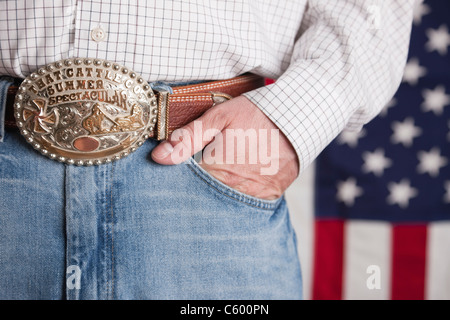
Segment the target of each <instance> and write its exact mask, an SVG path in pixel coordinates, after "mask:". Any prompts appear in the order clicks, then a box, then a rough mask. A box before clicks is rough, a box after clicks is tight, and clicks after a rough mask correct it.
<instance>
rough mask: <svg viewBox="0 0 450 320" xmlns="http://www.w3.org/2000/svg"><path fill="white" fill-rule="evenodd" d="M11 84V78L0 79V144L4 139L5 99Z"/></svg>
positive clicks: (3, 77)
mask: <svg viewBox="0 0 450 320" xmlns="http://www.w3.org/2000/svg"><path fill="white" fill-rule="evenodd" d="M13 82H14V80H13V79H12V78H11V77H7V76H2V77H0V142H3V138H4V137H5V112H6V99H7V97H8V88H9V86H10V85H12V84H13Z"/></svg>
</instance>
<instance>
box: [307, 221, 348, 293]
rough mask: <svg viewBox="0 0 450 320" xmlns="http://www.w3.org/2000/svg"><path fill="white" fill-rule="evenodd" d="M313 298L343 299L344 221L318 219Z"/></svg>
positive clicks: (316, 224) (316, 225)
mask: <svg viewBox="0 0 450 320" xmlns="http://www.w3.org/2000/svg"><path fill="white" fill-rule="evenodd" d="M314 242H315V243H314V246H315V247H314V267H313V286H312V290H313V292H312V299H313V300H341V299H342V275H343V261H344V221H342V220H316V222H315V240H314Z"/></svg>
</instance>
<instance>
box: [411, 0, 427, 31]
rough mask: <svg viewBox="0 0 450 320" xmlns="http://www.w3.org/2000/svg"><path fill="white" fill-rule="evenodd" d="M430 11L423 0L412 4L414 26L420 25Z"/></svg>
mask: <svg viewBox="0 0 450 320" xmlns="http://www.w3.org/2000/svg"><path fill="white" fill-rule="evenodd" d="M430 12H431V9H430V7H429V6H427V5H426V4H425V3H423V0H417V1H416V3H415V4H414V24H415V25H419V24H421V23H422V17H423V16H425V15H427V14H429V13H430Z"/></svg>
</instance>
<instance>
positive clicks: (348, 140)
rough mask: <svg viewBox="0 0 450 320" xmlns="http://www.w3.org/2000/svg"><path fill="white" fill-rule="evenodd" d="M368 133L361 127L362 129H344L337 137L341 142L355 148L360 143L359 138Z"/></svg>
mask: <svg viewBox="0 0 450 320" xmlns="http://www.w3.org/2000/svg"><path fill="white" fill-rule="evenodd" d="M365 135H366V131H365V130H364V129H361V130H360V131H350V130H344V131H342V133H341V134H340V135H339V136H338V137H337V142H338V143H339V144H347V145H348V146H349V147H351V148H355V147H356V146H357V145H358V140H359V139H361V138H362V137H364V136H365Z"/></svg>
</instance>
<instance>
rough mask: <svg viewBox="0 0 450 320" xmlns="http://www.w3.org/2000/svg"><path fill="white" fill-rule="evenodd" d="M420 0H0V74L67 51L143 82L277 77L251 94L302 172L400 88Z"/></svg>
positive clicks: (23, 71)
mask: <svg viewBox="0 0 450 320" xmlns="http://www.w3.org/2000/svg"><path fill="white" fill-rule="evenodd" d="M413 7H414V0H283V1H274V0H228V1H225V0H188V1H181V0H164V1H163V0H160V1H131V0H108V1H104V0H103V1H100V0H92V1H88V0H79V1H76V0H55V1H48V0H47V1H45V0H35V1H27V0H17V1H16V0H2V1H0V75H11V76H15V77H26V76H27V75H29V74H30V73H31V72H32V71H34V70H36V69H37V68H38V67H40V66H43V65H45V64H47V63H50V62H53V61H56V60H60V59H64V58H67V57H74V56H78V57H98V58H103V59H107V60H111V61H115V62H118V63H120V64H122V65H126V66H128V67H129V68H131V69H133V70H135V71H136V72H138V73H140V74H141V75H142V76H143V77H144V78H146V79H147V80H148V81H158V80H159V81H171V82H173V81H186V80H216V79H227V78H231V77H234V76H237V75H239V74H242V73H245V72H253V73H256V74H259V75H261V76H264V77H268V78H273V79H277V81H276V82H275V83H274V84H272V85H268V86H265V87H263V88H260V89H257V90H254V91H251V92H248V93H246V94H245V95H246V96H247V97H248V98H249V99H251V100H252V101H253V102H254V103H255V104H256V105H257V106H258V107H260V108H261V109H262V110H263V111H264V112H265V113H266V114H267V115H268V116H269V117H270V119H272V121H274V122H275V124H277V126H278V127H279V128H280V129H281V130H282V131H283V132H284V133H285V135H286V136H287V137H288V139H289V140H290V141H291V142H292V144H293V146H294V147H295V149H296V151H297V154H298V156H299V161H300V164H301V170H304V169H305V168H306V167H307V166H308V165H309V164H310V163H311V162H312V161H313V160H314V159H315V158H316V157H317V155H318V154H319V153H320V152H321V151H322V150H323V148H325V147H326V146H327V145H328V144H329V143H330V142H331V140H333V139H334V138H335V137H336V136H337V135H338V134H339V133H340V132H341V131H342V130H343V129H345V128H348V129H359V128H361V126H362V125H364V124H365V123H367V122H368V121H370V120H371V119H372V118H373V117H374V116H375V115H376V114H377V113H378V112H379V111H380V110H381V109H382V108H383V106H385V105H386V104H387V103H388V102H389V100H390V99H391V97H392V96H393V95H394V93H395V91H396V89H397V87H398V85H399V84H400V81H401V77H402V73H403V69H404V65H405V62H406V57H407V49H408V42H409V36H410V29H411V24H412V19H413Z"/></svg>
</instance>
